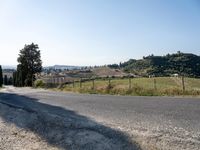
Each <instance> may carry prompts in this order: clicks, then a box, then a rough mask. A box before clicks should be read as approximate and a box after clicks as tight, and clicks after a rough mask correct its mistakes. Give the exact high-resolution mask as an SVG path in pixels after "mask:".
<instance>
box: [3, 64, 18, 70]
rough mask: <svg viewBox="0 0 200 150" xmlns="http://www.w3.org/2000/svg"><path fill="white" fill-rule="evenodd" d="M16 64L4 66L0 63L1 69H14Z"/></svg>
mask: <svg viewBox="0 0 200 150" xmlns="http://www.w3.org/2000/svg"><path fill="white" fill-rule="evenodd" d="M16 68H17V66H5V65H2V69H16Z"/></svg>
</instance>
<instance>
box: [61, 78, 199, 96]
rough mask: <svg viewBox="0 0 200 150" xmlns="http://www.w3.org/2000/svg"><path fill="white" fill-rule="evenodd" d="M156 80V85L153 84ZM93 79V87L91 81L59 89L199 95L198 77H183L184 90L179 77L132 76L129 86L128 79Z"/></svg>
mask: <svg viewBox="0 0 200 150" xmlns="http://www.w3.org/2000/svg"><path fill="white" fill-rule="evenodd" d="M155 80H156V86H155V84H154V83H155ZM110 83H111V84H110V85H109V81H108V79H104V80H103V79H99V80H95V82H94V88H93V83H92V81H87V82H83V83H82V85H81V87H80V83H79V82H76V83H75V84H74V87H73V84H67V85H64V86H63V87H62V88H60V90H63V91H72V92H79V93H98V94H113V95H141V96H164V95H169V96H170V95H173V96H175V95H200V79H194V78H185V87H186V89H185V91H183V90H182V80H181V78H172V77H156V78H133V79H131V88H129V79H111V82H110Z"/></svg>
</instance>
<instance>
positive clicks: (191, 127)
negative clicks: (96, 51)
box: [0, 87, 200, 149]
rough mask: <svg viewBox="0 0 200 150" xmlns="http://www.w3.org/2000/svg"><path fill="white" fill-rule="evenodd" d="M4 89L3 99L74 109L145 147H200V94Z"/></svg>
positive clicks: (31, 104) (10, 101) (22, 104)
mask: <svg viewBox="0 0 200 150" xmlns="http://www.w3.org/2000/svg"><path fill="white" fill-rule="evenodd" d="M3 92H4V93H5V94H1V95H0V99H1V100H2V101H6V102H9V103H12V104H15V105H19V106H22V107H26V108H32V109H33V108H34V109H42V108H38V107H37V105H36V104H35V103H33V102H32V101H37V102H39V103H45V104H49V105H55V106H60V107H63V108H65V109H67V110H73V111H75V112H77V113H79V114H81V115H83V116H87V117H89V118H92V119H93V120H95V121H98V122H101V123H102V124H106V125H109V126H111V127H113V128H117V129H119V130H122V131H124V132H125V133H127V134H129V135H130V136H131V137H134V138H136V139H137V140H138V142H139V143H140V144H143V145H144V147H145V145H146V144H147V145H149V146H155V147H157V148H158V149H200V99H199V98H175V97H131V96H107V95H106V96H103V95H87V94H84V95H82V94H71V93H62V92H52V91H47V90H33V89H29V88H12V87H7V88H6V89H5V90H4V91H3ZM11 93H12V94H16V95H22V96H25V98H23V99H22V98H20V97H17V96H16V95H9V94H11ZM8 95H9V96H8ZM30 98H31V99H32V100H31V101H30ZM27 99H29V100H27ZM48 111H49V112H50V113H51V111H53V110H48ZM60 115H62V114H60Z"/></svg>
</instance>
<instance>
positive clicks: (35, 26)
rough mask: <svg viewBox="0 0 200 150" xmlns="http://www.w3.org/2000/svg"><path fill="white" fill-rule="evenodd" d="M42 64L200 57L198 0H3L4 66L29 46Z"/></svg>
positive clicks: (1, 45) (1, 48)
mask: <svg viewBox="0 0 200 150" xmlns="http://www.w3.org/2000/svg"><path fill="white" fill-rule="evenodd" d="M31 42H34V43H36V44H38V45H39V47H40V49H41V53H42V60H43V63H44V66H47V65H54V64H63V65H104V64H109V63H119V62H120V61H122V62H123V61H126V60H128V59H130V58H135V59H139V58H142V56H146V55H149V54H154V55H164V54H167V53H173V52H176V51H179V50H180V51H183V52H189V53H195V54H197V55H200V1H199V0H0V52H1V57H0V64H2V65H16V64H17V62H16V59H17V55H18V52H19V50H20V49H22V48H23V46H24V45H25V44H30V43H31Z"/></svg>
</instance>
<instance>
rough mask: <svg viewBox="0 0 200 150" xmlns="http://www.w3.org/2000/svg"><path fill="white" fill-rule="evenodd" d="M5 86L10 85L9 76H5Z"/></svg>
mask: <svg viewBox="0 0 200 150" xmlns="http://www.w3.org/2000/svg"><path fill="white" fill-rule="evenodd" d="M4 85H8V76H7V75H5V76H4Z"/></svg>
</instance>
